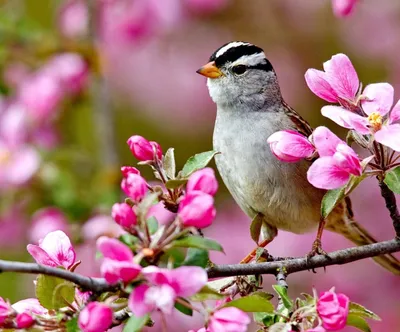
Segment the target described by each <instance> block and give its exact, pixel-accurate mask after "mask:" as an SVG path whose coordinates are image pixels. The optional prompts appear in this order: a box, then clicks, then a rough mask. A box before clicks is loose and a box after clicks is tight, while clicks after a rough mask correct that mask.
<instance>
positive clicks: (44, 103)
mask: <svg viewBox="0 0 400 332" xmlns="http://www.w3.org/2000/svg"><path fill="white" fill-rule="evenodd" d="M63 94H64V93H63V91H62V88H61V85H60V82H59V81H58V80H57V79H56V78H55V77H54V76H53V75H49V74H48V73H45V72H43V73H41V72H38V73H36V74H33V75H32V76H31V77H29V78H27V79H26V80H25V81H24V82H23V83H22V84H21V86H20V91H19V99H20V101H21V102H22V104H23V105H24V106H25V107H26V108H27V111H28V112H29V115H30V116H31V118H32V119H33V120H35V121H39V122H40V121H44V120H47V119H48V118H50V117H52V116H53V115H54V112H55V111H56V109H57V107H58V105H59V103H60V101H61V98H62V97H63Z"/></svg>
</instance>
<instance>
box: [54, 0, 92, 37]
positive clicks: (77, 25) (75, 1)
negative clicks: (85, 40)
mask: <svg viewBox="0 0 400 332" xmlns="http://www.w3.org/2000/svg"><path fill="white" fill-rule="evenodd" d="M88 12H89V10H88V8H87V5H86V3H85V2H84V1H82V0H72V1H65V2H63V5H62V8H61V10H60V14H59V17H58V26H59V29H60V31H61V33H62V34H63V35H64V36H66V37H69V38H82V37H84V36H85V35H86V33H87V31H88V26H89V19H88V16H89V13H88Z"/></svg>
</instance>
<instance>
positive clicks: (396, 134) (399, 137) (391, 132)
mask: <svg viewBox="0 0 400 332" xmlns="http://www.w3.org/2000/svg"><path fill="white" fill-rule="evenodd" d="M375 140H376V141H377V142H379V143H381V144H383V145H386V146H388V147H389V148H391V149H393V150H395V151H398V152H400V124H398V123H396V124H392V125H388V126H383V127H382V129H381V130H379V131H377V132H376V133H375Z"/></svg>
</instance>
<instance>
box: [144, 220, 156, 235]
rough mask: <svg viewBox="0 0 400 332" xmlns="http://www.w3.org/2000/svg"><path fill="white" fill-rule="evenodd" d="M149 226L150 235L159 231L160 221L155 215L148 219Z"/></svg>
mask: <svg viewBox="0 0 400 332" xmlns="http://www.w3.org/2000/svg"><path fill="white" fill-rule="evenodd" d="M146 223H147V228H148V229H149V232H150V235H153V234H154V233H155V232H157V229H158V221H157V219H156V218H155V217H150V218H149V219H147V220H146Z"/></svg>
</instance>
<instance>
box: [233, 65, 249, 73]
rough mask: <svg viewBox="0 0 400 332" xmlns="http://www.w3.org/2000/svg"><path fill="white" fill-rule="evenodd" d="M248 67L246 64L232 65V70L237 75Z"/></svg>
mask: <svg viewBox="0 0 400 332" xmlns="http://www.w3.org/2000/svg"><path fill="white" fill-rule="evenodd" d="M246 70H247V67H246V66H245V65H237V66H234V67H232V72H233V73H234V74H236V75H242V74H244V73H245V72H246Z"/></svg>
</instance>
